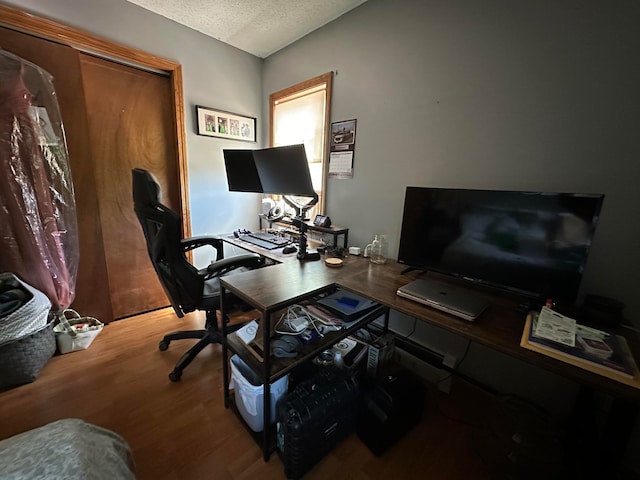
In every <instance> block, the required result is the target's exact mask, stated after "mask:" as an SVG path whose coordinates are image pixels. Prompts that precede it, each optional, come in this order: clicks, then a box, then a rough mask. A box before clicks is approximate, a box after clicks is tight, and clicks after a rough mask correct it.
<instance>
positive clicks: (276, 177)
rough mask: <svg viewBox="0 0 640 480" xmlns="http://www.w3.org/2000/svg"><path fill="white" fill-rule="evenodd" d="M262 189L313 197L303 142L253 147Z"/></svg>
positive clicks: (268, 191) (313, 192)
mask: <svg viewBox="0 0 640 480" xmlns="http://www.w3.org/2000/svg"><path fill="white" fill-rule="evenodd" d="M253 158H254V160H255V166H256V169H257V171H258V177H259V178H260V182H261V184H262V191H263V193H268V194H274V195H297V196H301V197H316V192H315V190H314V189H313V183H312V182H311V173H310V172H309V163H308V162H307V155H306V153H305V150H304V145H288V146H285V147H272V148H264V149H262V150H254V151H253Z"/></svg>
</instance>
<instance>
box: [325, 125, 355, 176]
mask: <svg viewBox="0 0 640 480" xmlns="http://www.w3.org/2000/svg"><path fill="white" fill-rule="evenodd" d="M355 148H356V120H355V119H353V120H344V121H342V122H334V123H332V124H331V145H330V149H329V177H331V178H353V154H354V152H355Z"/></svg>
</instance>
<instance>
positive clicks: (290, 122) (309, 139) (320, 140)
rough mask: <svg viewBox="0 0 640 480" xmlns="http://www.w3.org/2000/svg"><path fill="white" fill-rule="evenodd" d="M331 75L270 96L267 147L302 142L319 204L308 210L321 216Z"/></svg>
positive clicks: (328, 74) (316, 78)
mask: <svg viewBox="0 0 640 480" xmlns="http://www.w3.org/2000/svg"><path fill="white" fill-rule="evenodd" d="M332 80H333V72H329V73H325V74H323V75H320V76H318V77H315V78H312V79H310V80H307V81H305V82H302V83H299V84H297V85H293V86H291V87H289V88H285V89H284V90H280V91H279V92H275V93H272V94H271V95H270V96H269V105H270V117H271V122H270V131H269V145H270V146H271V147H280V146H283V145H295V144H300V143H303V144H304V146H305V151H306V154H307V160H308V161H309V170H310V172H311V181H312V182H313V188H314V190H315V191H316V193H317V194H318V204H317V205H316V206H315V207H314V208H313V209H312V210H310V212H309V214H310V215H311V218H313V216H314V215H315V214H324V206H325V196H324V192H325V185H326V177H327V175H326V158H327V140H328V138H329V118H330V115H329V112H330V105H331V84H332Z"/></svg>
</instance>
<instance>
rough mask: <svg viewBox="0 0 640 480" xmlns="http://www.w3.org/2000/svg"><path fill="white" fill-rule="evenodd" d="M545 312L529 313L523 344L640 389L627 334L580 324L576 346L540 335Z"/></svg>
mask: <svg viewBox="0 0 640 480" xmlns="http://www.w3.org/2000/svg"><path fill="white" fill-rule="evenodd" d="M544 308H546V307H543V309H544ZM542 313H543V312H542V311H541V312H530V313H529V314H528V315H527V319H526V322H525V326H524V331H523V332H522V338H521V340H520V346H521V347H524V348H526V349H528V350H533V351H535V352H538V353H541V354H543V355H547V356H549V357H552V358H555V359H556V360H561V361H563V362H565V363H568V364H571V365H574V366H576V367H579V368H583V369H585V370H589V371H590V372H593V373H597V374H599V375H603V376H606V377H608V378H611V379H614V380H617V381H619V382H621V383H625V384H627V385H631V386H633V387H635V388H640V374H639V373H638V367H637V366H636V363H635V360H634V358H633V355H632V353H631V351H630V350H629V346H628V345H627V341H626V339H625V338H624V337H623V336H620V335H616V334H614V333H613V332H608V331H606V330H598V329H595V328H591V327H587V326H585V325H579V324H577V323H576V324H575V334H574V346H570V345H568V344H566V343H560V342H557V341H554V340H551V339H549V338H547V337H543V336H539V335H538V333H537V332H538V328H537V327H538V323H539V320H540V316H541V315H542ZM554 313H555V312H554ZM556 318H557V317H556ZM545 330H546V327H545V328H543V329H542V331H543V332H544V331H545ZM560 336H561V337H566V335H560ZM564 339H565V340H566V338H564Z"/></svg>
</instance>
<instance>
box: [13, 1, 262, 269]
mask: <svg viewBox="0 0 640 480" xmlns="http://www.w3.org/2000/svg"><path fill="white" fill-rule="evenodd" d="M3 3H5V4H7V5H10V6H14V7H16V8H20V9H22V10H25V11H28V12H32V13H36V14H38V15H40V16H42V17H46V18H50V19H52V20H56V21H58V22H60V23H63V24H65V25H70V26H73V27H76V28H79V29H82V30H84V31H87V32H90V33H92V34H95V35H98V36H101V37H104V38H107V39H110V40H113V41H116V42H118V43H121V44H123V45H127V46H130V47H134V48H137V49H140V50H143V51H146V52H149V53H153V54H155V55H158V56H160V57H164V58H167V59H170V60H173V61H176V62H178V63H180V64H181V65H182V75H183V87H184V105H185V122H186V125H185V128H186V141H187V158H188V166H189V194H190V208H191V225H192V231H193V234H194V235H204V234H214V233H220V232H228V231H233V230H234V229H236V228H238V227H245V226H247V227H249V228H257V224H258V221H257V212H258V209H259V207H260V197H259V196H258V195H257V194H248V193H230V192H229V191H228V189H227V183H226V174H225V170H224V160H223V157H222V149H223V148H255V147H256V144H252V143H246V142H239V141H233V140H225V139H218V138H211V137H203V136H199V135H196V133H195V132H196V124H195V105H204V106H210V107H215V108H219V109H221V110H228V111H232V112H236V113H241V114H244V115H248V116H253V117H260V116H261V115H260V110H261V100H262V91H261V81H262V78H261V72H262V63H263V62H262V60H261V59H259V58H257V57H255V56H253V55H250V54H248V53H245V52H243V51H241V50H238V49H236V48H233V47H230V46H229V45H227V44H224V43H222V42H220V41H218V40H215V39H213V38H211V37H207V36H206V35H203V34H201V33H199V32H196V31H195V30H192V29H189V28H186V27H184V26H182V25H179V24H177V23H175V22H173V21H171V20H168V19H166V18H164V17H161V16H159V15H156V14H154V13H151V12H149V11H148V10H145V9H143V8H141V7H138V6H137V5H134V4H132V3H129V2H126V1H124V0H109V1H108V2H105V1H101V0H56V1H55V2H51V1H48V0H20V1H12V0H10V1H4V2H3ZM261 142H262V131H261V128H258V143H257V145H261ZM247 212H251V215H250V218H252V219H255V220H254V221H253V222H254V223H253V224H252V225H247ZM254 212H255V214H254ZM203 250H205V249H203ZM210 257H211V255H210V253H209V252H200V254H198V255H197V256H196V259H195V260H196V262H197V263H198V264H199V265H202V264H206V263H208V262H209V261H210V260H211V258H210Z"/></svg>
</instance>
